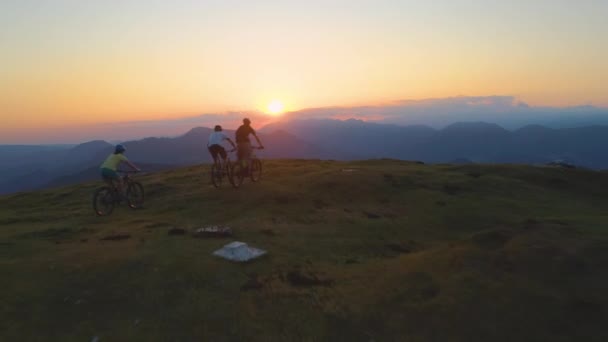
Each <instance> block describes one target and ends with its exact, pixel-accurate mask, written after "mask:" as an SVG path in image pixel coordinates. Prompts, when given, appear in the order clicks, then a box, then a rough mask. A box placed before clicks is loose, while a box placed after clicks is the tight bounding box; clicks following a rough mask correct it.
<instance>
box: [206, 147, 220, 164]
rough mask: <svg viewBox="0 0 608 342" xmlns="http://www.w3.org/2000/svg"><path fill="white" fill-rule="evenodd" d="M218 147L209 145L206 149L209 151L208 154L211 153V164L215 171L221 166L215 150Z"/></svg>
mask: <svg viewBox="0 0 608 342" xmlns="http://www.w3.org/2000/svg"><path fill="white" fill-rule="evenodd" d="M217 147H218V145H211V146H209V147H208V149H209V153H211V157H212V158H213V164H214V165H215V169H216V170H221V169H220V167H221V166H222V165H221V163H220V160H219V157H218V149H217Z"/></svg>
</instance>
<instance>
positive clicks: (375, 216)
mask: <svg viewBox="0 0 608 342" xmlns="http://www.w3.org/2000/svg"><path fill="white" fill-rule="evenodd" d="M363 215H365V216H366V217H367V218H368V219H374V220H375V219H379V218H381V217H382V216H380V215H379V214H376V213H372V212H370V211H364V212H363Z"/></svg>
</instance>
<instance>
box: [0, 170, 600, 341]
mask: <svg viewBox="0 0 608 342" xmlns="http://www.w3.org/2000/svg"><path fill="white" fill-rule="evenodd" d="M344 169H352V171H347V172H345V171H343V170H344ZM208 170H209V168H208V166H205V167H202V166H201V167H190V168H184V169H178V170H173V171H168V172H163V173H158V174H151V175H145V176H141V177H137V178H138V180H139V181H141V182H142V183H143V184H144V186H145V188H146V196H147V198H146V205H145V209H142V210H130V209H128V208H127V207H126V206H125V207H118V208H116V209H115V211H114V213H113V214H112V215H111V216H109V217H96V216H95V215H94V213H93V210H92V208H91V195H92V193H93V191H94V189H95V188H96V187H98V186H100V184H99V183H87V184H82V185H78V186H71V187H66V188H60V189H52V190H46V191H40V192H35V193H23V194H15V195H10V196H4V197H0V275H1V279H2V291H0V340H3V341H13V340H14V341H17V340H18V341H42V340H45V341H47V340H60V341H71V340H73V341H88V340H91V339H92V338H93V337H94V336H98V337H100V339H101V341H203V340H204V341H341V340H347V341H371V340H374V341H606V340H608V331H607V330H606V328H605V322H606V321H607V320H606V319H607V318H608V293H607V291H606V289H607V288H608V272H606V270H608V228H607V223H608V213H607V211H606V208H608V196H606V195H605V189H608V174H607V173H602V172H593V171H584V170H564V169H557V168H543V167H529V166H517V165H466V166H453V165H434V166H429V165H420V164H416V163H409V162H401V161H394V160H375V161H360V162H349V163H342V162H334V161H314V160H277V161H266V162H265V163H264V176H263V179H262V181H261V182H260V183H251V182H249V181H246V182H245V183H244V184H243V186H242V188H240V189H236V190H235V189H232V188H230V187H229V186H227V184H226V186H224V187H223V188H222V189H215V188H213V187H212V186H211V185H210V182H209V178H208ZM208 225H227V226H230V227H232V228H233V229H234V231H235V234H236V237H235V239H234V240H240V241H245V242H247V243H249V244H251V245H253V246H256V247H259V248H262V249H265V250H267V251H268V255H267V256H265V257H263V258H261V259H258V260H255V261H253V262H251V263H247V264H235V263H230V262H228V261H225V260H222V259H219V258H216V257H214V256H212V255H211V253H212V252H213V251H214V250H216V249H218V248H220V247H221V246H223V245H224V244H226V243H228V242H230V241H232V239H201V238H194V237H193V236H192V235H191V234H186V235H182V236H170V235H168V234H167V232H168V230H169V229H170V228H172V227H178V228H185V229H187V230H188V231H190V230H193V229H195V228H198V227H203V226H208ZM112 234H130V235H131V238H129V239H124V240H118V241H106V240H102V238H104V237H106V236H109V235H112Z"/></svg>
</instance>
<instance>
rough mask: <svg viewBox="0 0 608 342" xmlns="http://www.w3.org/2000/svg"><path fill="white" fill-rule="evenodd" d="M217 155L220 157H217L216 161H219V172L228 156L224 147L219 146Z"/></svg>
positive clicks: (221, 170)
mask: <svg viewBox="0 0 608 342" xmlns="http://www.w3.org/2000/svg"><path fill="white" fill-rule="evenodd" d="M219 155H220V157H221V159H220V158H218V162H219V169H218V170H220V172H223V170H224V167H225V165H226V158H228V153H226V149H225V148H224V147H220V150H219Z"/></svg>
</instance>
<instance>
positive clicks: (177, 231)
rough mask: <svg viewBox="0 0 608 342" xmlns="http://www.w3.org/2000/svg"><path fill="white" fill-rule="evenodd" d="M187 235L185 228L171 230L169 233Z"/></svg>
mask: <svg viewBox="0 0 608 342" xmlns="http://www.w3.org/2000/svg"><path fill="white" fill-rule="evenodd" d="M184 234H186V230H185V229H183V228H171V229H169V231H168V232H167V235H184Z"/></svg>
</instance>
